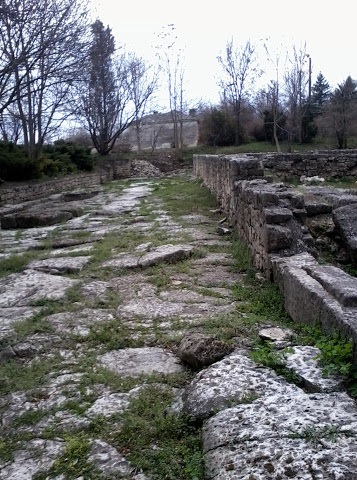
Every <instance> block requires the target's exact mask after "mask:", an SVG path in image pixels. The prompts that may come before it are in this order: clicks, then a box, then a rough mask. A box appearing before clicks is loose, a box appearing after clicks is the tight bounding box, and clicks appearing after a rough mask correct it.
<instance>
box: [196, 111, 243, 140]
mask: <svg viewBox="0 0 357 480" xmlns="http://www.w3.org/2000/svg"><path fill="white" fill-rule="evenodd" d="M234 142H235V127H234V118H233V117H232V115H231V114H229V113H228V112H227V110H226V109H223V108H221V109H218V108H216V107H214V108H212V109H210V110H209V111H207V112H205V113H204V115H203V117H202V120H201V124H200V143H203V144H204V145H209V146H214V147H215V146H217V147H224V146H228V145H234Z"/></svg>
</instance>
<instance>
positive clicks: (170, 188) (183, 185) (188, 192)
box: [155, 177, 217, 217]
mask: <svg viewBox="0 0 357 480" xmlns="http://www.w3.org/2000/svg"><path fill="white" fill-rule="evenodd" d="M155 196H156V197H159V198H160V200H161V201H162V203H163V205H164V208H165V209H166V210H167V211H168V213H169V214H170V215H172V216H173V217H178V216H180V215H189V214H193V213H195V214H197V213H201V214H208V213H209V210H210V209H214V208H217V200H216V199H215V198H214V197H213V195H212V194H211V193H210V192H209V190H208V189H206V188H202V183H201V182H200V181H199V180H196V179H195V180H192V179H188V178H185V177H183V178H175V179H163V180H161V181H160V183H159V184H158V187H157V189H156V190H155Z"/></svg>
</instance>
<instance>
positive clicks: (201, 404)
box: [183, 350, 303, 420]
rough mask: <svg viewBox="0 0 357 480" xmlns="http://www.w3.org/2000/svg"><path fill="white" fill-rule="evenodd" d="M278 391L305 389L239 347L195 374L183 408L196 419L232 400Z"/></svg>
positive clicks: (290, 391) (226, 404)
mask: <svg viewBox="0 0 357 480" xmlns="http://www.w3.org/2000/svg"><path fill="white" fill-rule="evenodd" d="M277 392H279V393H280V394H281V395H300V394H301V393H303V391H302V390H301V389H300V388H298V387H296V386H295V385H292V384H288V383H287V382H286V381H285V380H284V379H283V378H281V377H279V376H278V375H276V374H275V373H274V372H273V371H272V370H270V369H268V368H263V367H260V366H258V365H257V364H256V363H255V362H253V361H252V360H250V359H249V358H248V357H247V356H246V355H245V354H244V353H242V352H241V351H239V350H238V351H235V352H233V353H232V354H231V355H228V356H227V357H225V358H224V359H223V360H221V361H219V362H217V363H215V364H214V365H211V366H210V367H208V368H206V369H205V370H202V371H201V372H200V373H199V374H198V375H196V377H195V378H194V380H193V381H192V383H191V384H190V385H189V386H188V387H187V388H186V391H185V394H184V397H183V400H184V411H185V412H186V413H187V414H188V415H190V416H191V417H192V418H194V419H196V420H204V419H205V418H208V417H210V416H211V415H213V414H214V413H215V412H217V411H220V410H225V409H226V408H228V407H229V406H231V405H232V404H239V403H241V402H244V401H246V400H251V399H254V398H256V397H262V396H264V397H265V396H270V395H273V394H276V393H277Z"/></svg>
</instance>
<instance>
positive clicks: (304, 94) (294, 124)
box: [284, 43, 310, 151]
mask: <svg viewBox="0 0 357 480" xmlns="http://www.w3.org/2000/svg"><path fill="white" fill-rule="evenodd" d="M309 66H310V62H309V55H308V54H307V53H306V43H304V45H302V46H301V47H300V48H298V47H296V45H294V46H293V52H292V58H290V69H289V70H287V71H286V72H285V75H284V79H285V96H286V107H287V111H288V125H287V129H288V140H289V151H290V150H291V143H292V142H293V141H294V140H297V141H298V142H299V143H302V142H303V118H304V115H305V113H306V111H307V108H308V98H309V90H308V87H309V81H310V75H309Z"/></svg>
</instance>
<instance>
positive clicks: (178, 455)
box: [114, 385, 203, 480]
mask: <svg viewBox="0 0 357 480" xmlns="http://www.w3.org/2000/svg"><path fill="white" fill-rule="evenodd" d="M172 401H173V396H172V393H171V391H170V390H169V389H163V388H158V387H157V386H155V385H153V386H148V387H147V388H145V390H144V391H143V392H141V394H140V395H139V397H138V398H136V399H134V400H133V401H132V402H131V404H130V407H129V409H128V410H127V411H126V412H124V414H123V416H122V425H121V428H120V431H119V432H117V433H116V434H115V437H114V440H115V442H117V444H118V446H120V447H122V448H124V449H125V451H126V452H127V453H126V456H127V458H128V460H129V461H130V462H131V463H132V464H133V465H135V466H137V467H138V468H140V469H142V470H144V471H145V472H146V473H148V474H149V476H150V478H153V479H163V478H165V479H168V480H180V479H182V480H200V479H203V462H202V453H201V431H200V429H197V428H195V427H193V426H192V425H190V424H189V422H188V419H186V418H185V417H184V416H182V415H177V414H172V413H170V411H169V410H168V407H169V406H170V405H171V403H172Z"/></svg>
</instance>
